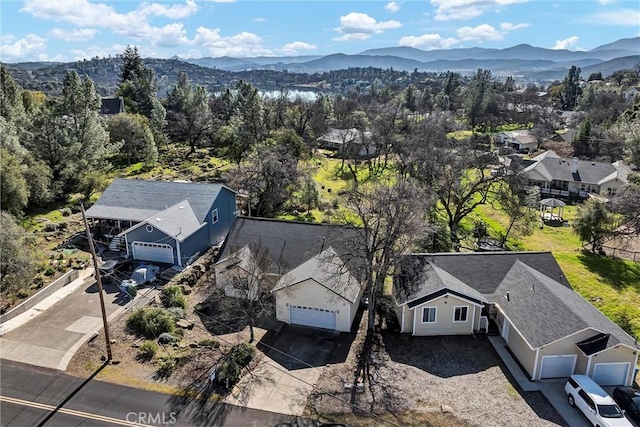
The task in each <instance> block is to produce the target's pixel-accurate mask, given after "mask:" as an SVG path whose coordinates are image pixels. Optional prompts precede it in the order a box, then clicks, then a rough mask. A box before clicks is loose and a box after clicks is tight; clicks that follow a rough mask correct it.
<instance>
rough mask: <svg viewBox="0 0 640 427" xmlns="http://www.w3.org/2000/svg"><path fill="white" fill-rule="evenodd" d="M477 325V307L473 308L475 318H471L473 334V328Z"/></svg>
mask: <svg viewBox="0 0 640 427" xmlns="http://www.w3.org/2000/svg"><path fill="white" fill-rule="evenodd" d="M475 323H476V306H475V305H474V306H473V317H472V318H471V333H473V326H474V325H475Z"/></svg>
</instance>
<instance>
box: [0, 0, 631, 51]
mask: <svg viewBox="0 0 640 427" xmlns="http://www.w3.org/2000/svg"><path fill="white" fill-rule="evenodd" d="M0 19H1V22H0V42H1V47H0V49H1V50H0V59H1V60H2V61H5V62H19V61H35V60H40V61H71V60H77V59H82V58H91V57H94V56H96V55H97V56H100V57H102V56H107V55H115V54H118V53H122V51H123V50H124V49H125V48H126V46H127V45H135V46H138V49H139V51H140V53H141V55H142V56H143V57H159V58H166V57H171V56H173V55H179V56H181V57H185V58H186V57H194V58H198V57H203V56H213V57H218V56H235V57H247V56H258V55H267V56H282V55H323V54H329V53H336V52H342V53H348V54H354V53H359V52H362V51H364V50H366V49H371V48H379V47H390V46H412V47H416V48H420V49H424V50H432V49H448V48H461V47H473V46H480V47H487V48H504V47H509V46H514V45H517V44H520V43H528V44H531V45H533V46H538V47H545V48H556V49H570V50H590V49H593V48H594V47H596V46H598V45H601V44H604V43H609V42H612V41H615V40H617V39H620V38H628V37H637V36H639V35H640V2H638V1H637V0H635V1H624V0H556V1H553V0H549V1H548V0H536V1H528V0H421V1H411V0H406V1H402V0H398V1H393V2H389V1H332V0H322V1H310V0H298V1H272V0H262V1H256V0H254V1H243V0H236V1H234V0H207V1H205V0H175V1H169V0H156V1H145V2H137V1H122V0H116V1H113V0H112V1H106V0H102V1H100V0H24V1H17V0H8V1H7V0H2V2H1V3H0ZM639 50H640V46H639Z"/></svg>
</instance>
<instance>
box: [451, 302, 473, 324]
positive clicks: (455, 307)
mask: <svg viewBox="0 0 640 427" xmlns="http://www.w3.org/2000/svg"><path fill="white" fill-rule="evenodd" d="M459 308H464V309H465V312H464V314H465V316H464V320H456V310H458V309H459ZM468 321H469V306H468V305H456V306H454V307H453V323H467V322H468Z"/></svg>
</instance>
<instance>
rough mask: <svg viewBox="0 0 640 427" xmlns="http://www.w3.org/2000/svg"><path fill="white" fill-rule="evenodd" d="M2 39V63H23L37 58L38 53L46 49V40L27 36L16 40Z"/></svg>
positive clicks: (0, 51) (0, 56) (32, 35)
mask: <svg viewBox="0 0 640 427" xmlns="http://www.w3.org/2000/svg"><path fill="white" fill-rule="evenodd" d="M13 40H15V39H14V38H8V37H4V38H3V42H5V44H2V45H0V59H2V61H11V62H13V61H25V60H29V59H34V58H38V53H39V52H42V51H44V50H45V49H46V48H47V43H46V39H43V38H42V37H39V36H36V35H35V34H28V35H26V36H25V37H24V38H22V39H19V40H16V41H13Z"/></svg>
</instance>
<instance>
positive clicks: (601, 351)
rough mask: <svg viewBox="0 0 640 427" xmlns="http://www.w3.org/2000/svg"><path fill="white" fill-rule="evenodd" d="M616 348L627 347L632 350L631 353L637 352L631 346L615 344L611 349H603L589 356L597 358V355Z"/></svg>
mask: <svg viewBox="0 0 640 427" xmlns="http://www.w3.org/2000/svg"><path fill="white" fill-rule="evenodd" d="M618 346H623V347H627V348H628V349H629V350H632V351H638V349H637V348H633V347H631V346H629V345H627V344H623V343H619V344H616V345H615V346H613V347H608V348H605V349H604V350H600V351H598V352H595V353H592V354H591V356H597V355H598V354H600V353H604V352H605V351H607V350H611V349H612V348H616V347H618ZM580 351H581V352H582V354H584V352H583V351H582V350H580ZM585 356H586V354H585Z"/></svg>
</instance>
